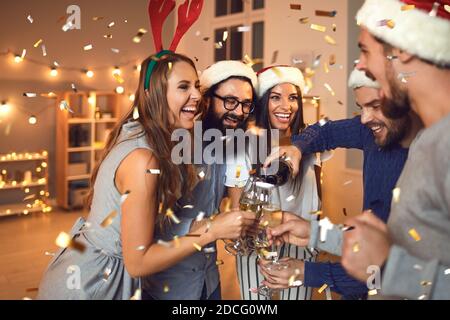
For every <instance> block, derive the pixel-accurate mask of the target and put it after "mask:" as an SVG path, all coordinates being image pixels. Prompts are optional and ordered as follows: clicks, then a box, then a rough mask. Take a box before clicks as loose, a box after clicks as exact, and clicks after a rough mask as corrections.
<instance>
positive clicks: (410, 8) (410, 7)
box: [401, 4, 416, 11]
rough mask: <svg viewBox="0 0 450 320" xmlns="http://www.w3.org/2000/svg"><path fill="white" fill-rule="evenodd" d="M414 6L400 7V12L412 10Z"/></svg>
mask: <svg viewBox="0 0 450 320" xmlns="http://www.w3.org/2000/svg"><path fill="white" fill-rule="evenodd" d="M415 7H416V6H415V5H413V4H406V5H403V6H402V7H401V9H402V11H408V10H412V9H414V8H415Z"/></svg>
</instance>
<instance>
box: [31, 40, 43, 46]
mask: <svg viewBox="0 0 450 320" xmlns="http://www.w3.org/2000/svg"><path fill="white" fill-rule="evenodd" d="M42 41H43V40H42V39H39V40H38V41H37V42H36V43H35V44H34V45H33V47H35V48H37V47H39V46H40V45H41V43H42Z"/></svg>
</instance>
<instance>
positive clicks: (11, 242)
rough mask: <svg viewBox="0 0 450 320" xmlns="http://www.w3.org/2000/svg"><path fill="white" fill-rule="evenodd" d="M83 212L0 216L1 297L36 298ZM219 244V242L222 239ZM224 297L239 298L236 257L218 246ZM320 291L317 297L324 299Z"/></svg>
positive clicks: (1, 298) (0, 298)
mask: <svg viewBox="0 0 450 320" xmlns="http://www.w3.org/2000/svg"><path fill="white" fill-rule="evenodd" d="M80 215H85V213H83V212H65V211H53V212H51V213H34V214H29V215H27V216H24V215H22V216H12V217H1V218H0V300H6V299H8V300H11V299H23V298H31V299H33V298H35V297H36V294H37V287H38V286H39V281H40V278H41V276H42V273H43V272H44V270H45V268H46V266H47V264H48V262H49V260H50V259H51V256H50V255H48V254H46V252H47V253H52V252H55V251H56V249H57V247H56V245H55V244H54V241H55V239H56V236H57V235H58V234H59V232H61V231H66V232H68V231H69V230H70V228H71V226H72V224H73V223H74V221H75V220H76V218H77V217H79V216H80ZM219 244H220V242H219ZM218 259H219V260H222V261H223V262H224V264H223V265H221V266H220V267H219V268H220V276H221V284H222V296H223V299H225V300H237V299H239V298H240V297H239V286H238V282H237V278H236V269H235V261H234V257H233V256H230V255H229V254H227V253H226V252H224V250H223V246H222V245H218ZM323 298H324V295H323V294H322V295H319V294H317V290H315V295H314V299H323Z"/></svg>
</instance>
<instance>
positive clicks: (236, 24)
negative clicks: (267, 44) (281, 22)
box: [212, 0, 265, 71]
mask: <svg viewBox="0 0 450 320" xmlns="http://www.w3.org/2000/svg"><path fill="white" fill-rule="evenodd" d="M264 9H265V1H264V0H216V1H215V15H216V16H215V18H213V20H212V26H213V29H214V42H215V44H216V45H215V49H213V50H214V61H216V62H217V61H220V60H243V58H244V56H245V55H248V56H249V57H251V58H253V59H254V60H258V61H255V62H257V63H256V64H255V65H254V66H253V68H254V70H255V71H257V70H259V69H261V68H262V67H263V63H262V62H261V61H262V59H263V58H264V15H265V11H264ZM224 32H228V37H227V40H226V41H223V38H224Z"/></svg>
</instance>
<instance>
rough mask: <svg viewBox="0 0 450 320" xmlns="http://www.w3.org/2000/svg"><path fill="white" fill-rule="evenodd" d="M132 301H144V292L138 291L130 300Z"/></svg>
mask: <svg viewBox="0 0 450 320" xmlns="http://www.w3.org/2000/svg"><path fill="white" fill-rule="evenodd" d="M130 300H142V290H141V289H136V291H135V292H134V295H133V296H132V297H131V298H130Z"/></svg>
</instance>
